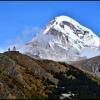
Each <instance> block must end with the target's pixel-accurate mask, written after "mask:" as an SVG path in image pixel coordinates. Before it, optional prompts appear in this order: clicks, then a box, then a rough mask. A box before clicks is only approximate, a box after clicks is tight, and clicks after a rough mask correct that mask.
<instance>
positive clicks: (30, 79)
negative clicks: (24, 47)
mask: <svg viewBox="0 0 100 100" xmlns="http://www.w3.org/2000/svg"><path fill="white" fill-rule="evenodd" d="M64 98H66V99H72V100H73V99H80V98H84V99H88V98H100V80H99V78H96V77H94V76H92V75H91V74H89V73H86V72H83V71H81V70H79V69H78V68H75V67H73V66H71V65H68V64H65V63H60V62H54V61H50V60H41V59H40V60H37V59H33V58H31V57H28V56H26V55H23V54H20V53H19V52H15V51H10V52H5V53H3V54H0V99H40V100H41V99H64Z"/></svg>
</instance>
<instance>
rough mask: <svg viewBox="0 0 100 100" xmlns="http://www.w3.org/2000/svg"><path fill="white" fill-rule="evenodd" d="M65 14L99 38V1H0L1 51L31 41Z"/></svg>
mask: <svg viewBox="0 0 100 100" xmlns="http://www.w3.org/2000/svg"><path fill="white" fill-rule="evenodd" d="M60 15H66V16H70V17H72V18H74V19H75V20H76V21H78V22H79V23H81V24H82V25H84V26H86V27H88V28H90V29H91V30H92V31H94V32H95V33H96V34H97V35H98V36H99V37H100V2H99V1H80V2H79V1H66V2H64V1H58V2H57V1H55V2H54V1H53V2H51V1H46V2H43V1H37V2H36V1H34V2H28V1H22V2H21V1H20V2H17V1H16V2H14V1H13V2H11V1H9V2H7V1H5V2H0V48H4V47H6V46H8V45H13V44H17V43H18V44H20V43H22V42H23V43H24V42H26V41H28V40H30V39H31V38H32V37H33V35H34V34H35V33H37V32H38V31H39V30H40V29H41V28H43V27H44V26H45V25H46V24H47V23H48V21H50V20H52V19H53V18H54V17H55V16H60Z"/></svg>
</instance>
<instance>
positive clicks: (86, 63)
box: [72, 56, 100, 77]
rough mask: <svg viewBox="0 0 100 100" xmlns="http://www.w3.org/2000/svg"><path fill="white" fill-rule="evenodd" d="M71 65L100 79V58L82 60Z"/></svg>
mask: <svg viewBox="0 0 100 100" xmlns="http://www.w3.org/2000/svg"><path fill="white" fill-rule="evenodd" d="M72 65H74V66H76V67H78V68H82V69H84V70H86V71H89V72H91V73H93V74H94V75H96V76H98V77H100V56H97V57H93V58H90V59H86V60H82V61H77V62H75V63H73V64H72Z"/></svg>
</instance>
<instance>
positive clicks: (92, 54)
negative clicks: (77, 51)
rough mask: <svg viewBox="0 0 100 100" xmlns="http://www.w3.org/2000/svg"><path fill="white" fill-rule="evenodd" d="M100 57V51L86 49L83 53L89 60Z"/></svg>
mask: <svg viewBox="0 0 100 100" xmlns="http://www.w3.org/2000/svg"><path fill="white" fill-rule="evenodd" d="M99 55H100V50H98V49H93V48H84V49H83V50H82V51H81V56H87V57H88V58H91V57H95V56H99Z"/></svg>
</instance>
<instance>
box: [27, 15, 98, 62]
mask: <svg viewBox="0 0 100 100" xmlns="http://www.w3.org/2000/svg"><path fill="white" fill-rule="evenodd" d="M99 46H100V38H99V37H97V36H96V34H95V33H93V32H92V31H91V30H90V29H88V28H86V27H84V26H82V25H81V24H79V23H78V22H77V21H75V20H74V19H72V18H70V17H68V16H58V17H55V18H54V19H53V20H51V21H50V22H49V23H48V24H47V25H46V27H45V29H44V30H43V32H42V33H41V34H38V35H37V36H36V37H33V39H32V41H31V42H30V43H29V44H28V45H27V48H28V50H27V51H26V52H28V54H31V55H38V56H39V57H40V58H42V59H52V60H57V61H58V60H59V61H69V60H70V59H71V60H77V59H79V55H80V52H81V50H82V49H83V48H87V47H89V48H93V49H97V48H99Z"/></svg>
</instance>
